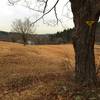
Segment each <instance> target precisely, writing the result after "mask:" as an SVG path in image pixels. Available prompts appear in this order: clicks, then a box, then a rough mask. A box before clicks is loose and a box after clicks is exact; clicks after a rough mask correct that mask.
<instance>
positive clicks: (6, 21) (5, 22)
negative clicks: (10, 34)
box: [0, 0, 73, 34]
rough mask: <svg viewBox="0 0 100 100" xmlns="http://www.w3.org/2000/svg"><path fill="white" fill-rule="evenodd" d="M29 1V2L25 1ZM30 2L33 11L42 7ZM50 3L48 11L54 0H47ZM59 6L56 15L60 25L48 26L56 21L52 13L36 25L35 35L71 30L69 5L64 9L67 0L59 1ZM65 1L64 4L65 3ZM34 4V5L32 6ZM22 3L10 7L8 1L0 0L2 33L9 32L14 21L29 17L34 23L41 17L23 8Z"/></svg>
mask: <svg viewBox="0 0 100 100" xmlns="http://www.w3.org/2000/svg"><path fill="white" fill-rule="evenodd" d="M27 1H30V0H27ZM31 1H32V2H31V3H30V4H32V7H34V8H35V9H42V7H40V8H37V7H39V6H38V4H36V2H35V1H36V0H31ZM49 1H50V2H49V3H48V8H47V10H48V9H50V8H51V7H52V6H53V5H54V3H55V2H56V0H49ZM60 1H61V2H59V4H58V5H57V13H58V18H59V19H61V21H62V24H63V26H64V27H62V25H61V24H60V23H59V24H58V25H56V26H53V25H52V26H50V25H48V23H49V24H53V23H54V22H55V21H56V19H55V16H54V12H53V11H52V12H51V13H50V14H48V15H47V16H45V17H44V20H45V23H47V24H43V20H40V21H39V22H38V23H37V24H36V27H37V28H36V33H39V34H42V33H55V32H57V31H61V30H63V29H64V28H72V27H73V20H72V14H71V11H70V9H69V8H70V3H69V4H68V6H67V7H64V5H65V4H66V2H67V0H60ZM65 1H66V2H65ZM33 4H34V5H33ZM21 5H22V3H19V4H18V5H15V6H11V5H9V4H8V0H1V1H0V30H4V31H10V30H11V23H12V22H13V21H14V20H15V19H24V18H26V17H30V18H31V21H33V22H34V21H35V20H36V19H37V18H39V17H40V16H41V14H40V13H39V12H35V11H32V10H29V9H28V8H25V7H23V6H21ZM66 16H67V17H66Z"/></svg>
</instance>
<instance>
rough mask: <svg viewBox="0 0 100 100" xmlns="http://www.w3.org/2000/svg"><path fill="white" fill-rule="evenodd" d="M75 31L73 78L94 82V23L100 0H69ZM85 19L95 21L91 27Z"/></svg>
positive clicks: (96, 20)
mask: <svg viewBox="0 0 100 100" xmlns="http://www.w3.org/2000/svg"><path fill="white" fill-rule="evenodd" d="M70 2H71V8H72V12H73V17H74V23H75V29H76V32H75V34H74V35H73V46H74V51H75V60H76V63H75V79H76V81H77V82H82V83H87V84H91V83H93V84H95V83H96V66H95V56H94V42H95V30H96V24H97V22H98V19H99V15H100V0H70ZM87 21H95V22H94V23H93V24H92V25H91V27H90V26H89V25H88V24H86V22H87Z"/></svg>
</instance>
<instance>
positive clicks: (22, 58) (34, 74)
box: [0, 42, 100, 100]
mask: <svg viewBox="0 0 100 100" xmlns="http://www.w3.org/2000/svg"><path fill="white" fill-rule="evenodd" d="M95 55H96V63H97V66H100V46H99V45H95ZM73 71H74V50H73V46H72V45H71V44H67V45H40V46H31V45H30V46H29V45H27V46H23V45H21V44H16V43H7V42H0V100H76V99H75V97H74V96H72V94H70V93H72V91H74V90H72V89H71V87H75V86H73V84H71V83H70V80H71V79H72V78H73V77H72V76H74V74H73ZM69 90H70V91H71V92H70V93H69V92H68V91H69ZM67 92H68V93H69V94H67ZM75 92H76V90H75ZM83 92H84V91H83ZM94 92H95V91H94ZM96 92H97V93H98V95H97V94H95V96H96V97H97V98H99V97H100V94H99V93H100V91H99V90H98V91H96ZM75 95H76V94H75ZM84 95H85V97H87V98H89V96H90V94H89V96H88V95H87V93H86V94H84ZM64 98H67V99H64ZM69 98H70V99H69ZM82 98H84V97H82ZM78 100H79V99H78ZM82 100H88V99H86V98H85V99H82ZM95 100H99V99H95Z"/></svg>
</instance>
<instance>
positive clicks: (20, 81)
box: [6, 75, 33, 92]
mask: <svg viewBox="0 0 100 100" xmlns="http://www.w3.org/2000/svg"><path fill="white" fill-rule="evenodd" d="M32 83H33V76H31V75H29V76H21V77H15V78H12V79H10V80H8V81H7V82H6V87H7V89H8V91H17V92H20V91H21V90H24V89H26V88H28V87H29V86H31V85H32Z"/></svg>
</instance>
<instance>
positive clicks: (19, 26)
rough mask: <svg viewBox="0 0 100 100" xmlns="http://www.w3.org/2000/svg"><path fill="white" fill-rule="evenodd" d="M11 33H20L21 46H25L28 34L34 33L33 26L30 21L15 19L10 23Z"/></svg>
mask: <svg viewBox="0 0 100 100" xmlns="http://www.w3.org/2000/svg"><path fill="white" fill-rule="evenodd" d="M12 31H13V32H17V33H20V34H21V36H22V40H23V44H24V45H26V44H27V39H28V37H27V36H28V34H32V33H34V32H35V28H34V25H33V24H31V21H30V20H29V19H28V18H26V19H25V20H24V21H22V20H21V19H16V20H15V21H14V22H13V23H12Z"/></svg>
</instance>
